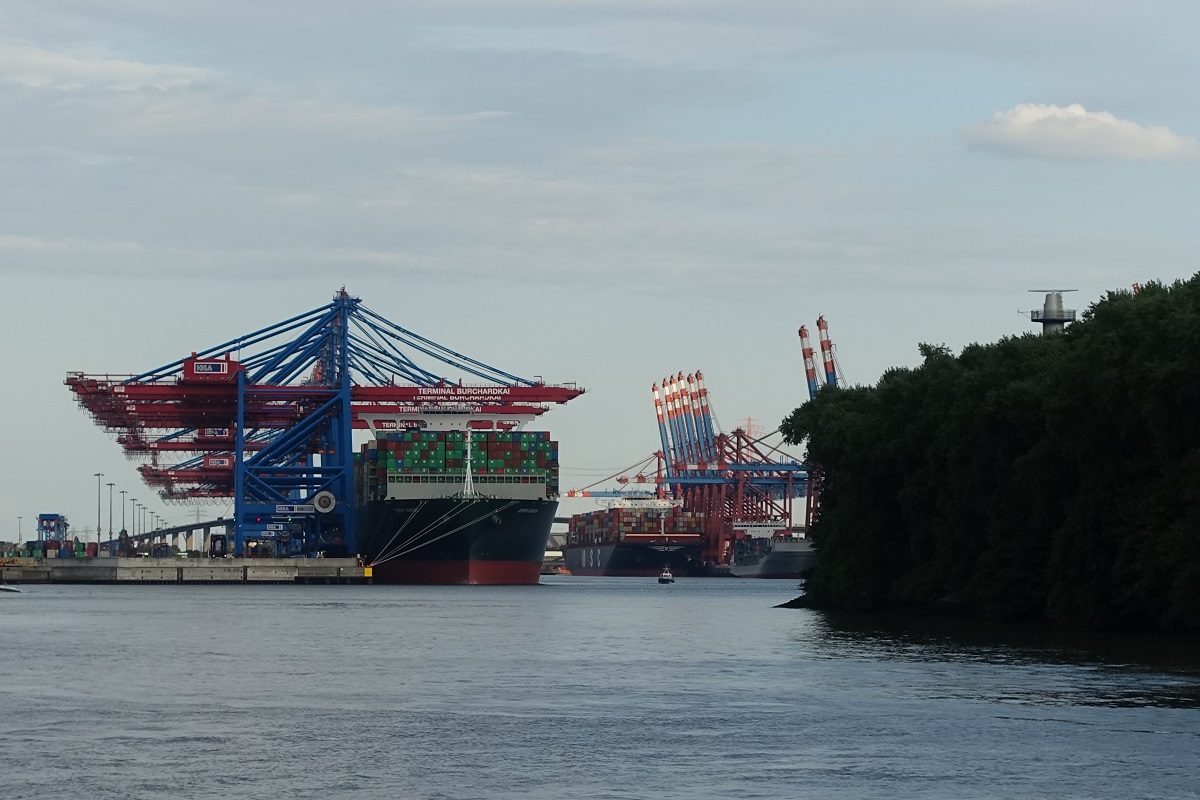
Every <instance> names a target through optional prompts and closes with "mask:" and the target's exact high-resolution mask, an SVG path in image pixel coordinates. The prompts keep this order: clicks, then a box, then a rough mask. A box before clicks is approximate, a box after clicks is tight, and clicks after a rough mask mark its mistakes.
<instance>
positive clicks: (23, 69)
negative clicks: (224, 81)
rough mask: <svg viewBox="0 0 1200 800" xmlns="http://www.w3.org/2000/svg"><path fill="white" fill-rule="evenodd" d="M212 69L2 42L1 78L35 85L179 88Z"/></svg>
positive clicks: (26, 84) (195, 80)
mask: <svg viewBox="0 0 1200 800" xmlns="http://www.w3.org/2000/svg"><path fill="white" fill-rule="evenodd" d="M212 74H213V73H212V71H211V70H207V69H202V68H199V67H185V66H179V65H176V64H146V63H143V62H140V61H130V60H127V59H123V58H116V57H113V56H112V55H111V54H109V53H106V52H103V51H95V50H91V51H82V52H77V53H60V52H55V51H53V50H47V49H45V48H41V47H34V46H32V45H28V44H18V43H13V42H0V81H3V82H5V83H15V84H18V85H21V86H28V87H33V88H54V89H78V88H82V87H87V86H104V87H107V88H109V89H120V90H129V89H137V88H154V89H163V90H166V89H178V88H180V87H184V86H190V85H193V84H196V83H199V82H202V81H204V80H206V79H208V78H209V77H210V76H211V75H212Z"/></svg>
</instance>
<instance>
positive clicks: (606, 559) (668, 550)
mask: <svg viewBox="0 0 1200 800" xmlns="http://www.w3.org/2000/svg"><path fill="white" fill-rule="evenodd" d="M699 556H700V548H699V546H696V545H654V544H640V543H639V544H634V543H629V542H610V543H607V544H587V545H567V546H565V547H563V558H564V559H565V560H566V562H567V569H568V570H570V572H571V574H572V575H590V576H608V577H629V578H632V577H637V578H653V577H657V576H659V575H661V574H662V571H663V568H664V567H666V568H667V569H670V570H671V573H672V574H673V575H675V576H676V577H685V576H688V575H695V574H697V570H699V564H700V562H699Z"/></svg>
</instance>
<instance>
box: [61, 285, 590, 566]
mask: <svg viewBox="0 0 1200 800" xmlns="http://www.w3.org/2000/svg"><path fill="white" fill-rule="evenodd" d="M410 353H411V354H412V355H410ZM416 358H422V359H423V360H427V361H428V362H431V365H429V366H421V365H420V364H419V363H418V362H417V360H415V359H416ZM445 367H450V368H452V369H453V370H454V371H455V372H457V373H459V374H461V375H462V376H463V377H461V378H457V379H455V378H450V377H444V376H442V375H440V374H439V373H438V372H435V371H434V370H439V371H440V370H442V369H444V368H445ZM464 379H465V380H482V381H483V382H484V383H482V384H477V383H473V384H467V383H464ZM65 383H66V385H67V386H68V387H69V388H70V390H71V391H72V392H73V393H74V395H75V397H76V400H77V401H78V403H79V405H80V406H81V407H82V408H84V409H85V410H86V411H87V412H88V413H89V414H91V416H92V418H93V419H94V420H95V422H96V424H97V425H99V426H101V427H103V428H105V429H106V430H109V431H115V432H116V433H117V442H118V443H119V444H120V445H121V447H122V449H123V450H124V451H125V453H126V455H127V456H129V457H131V458H142V459H147V460H148V462H149V463H147V464H145V465H143V466H141V467H140V468H139V472H140V473H141V475H142V478H143V480H144V481H145V482H146V483H147V485H149V486H151V487H153V488H156V489H157V490H158V492H159V495H160V496H161V497H162V498H163V499H164V500H165V501H168V502H203V501H211V500H222V501H228V500H229V499H232V500H233V507H234V510H233V513H234V537H235V541H234V552H235V553H236V554H238V555H244V554H246V553H247V548H248V547H249V546H255V545H256V546H261V545H264V544H265V545H270V546H271V548H272V549H273V550H274V552H275V553H277V554H280V555H284V554H288V555H311V554H316V553H326V554H328V555H341V554H353V553H355V552H357V549H356V544H357V536H356V530H355V506H356V493H355V486H354V443H353V441H352V435H353V434H352V432H353V430H355V429H360V430H369V431H371V432H372V433H373V434H374V433H377V432H381V431H389V430H402V429H409V428H427V429H431V430H466V429H471V430H479V429H482V430H488V429H500V430H507V429H513V428H519V427H521V426H522V425H525V424H527V423H528V422H530V421H532V420H534V419H536V418H537V417H538V416H539V415H541V414H542V413H544V412H545V411H547V410H549V405H548V404H555V403H565V402H567V401H569V400H572V399H574V398H575V397H578V396H579V395H581V394H582V393H583V390H582V389H580V388H577V387H576V386H575V385H574V384H571V383H567V384H562V385H548V384H546V383H545V382H544V381H542V380H541V379H540V378H535V379H527V378H521V377H518V376H516V375H512V374H510V373H507V372H503V371H501V370H498V369H496V368H494V367H490V366H487V365H486V364H484V363H482V362H480V361H477V360H475V359H472V358H469V357H468V356H465V355H462V354H460V353H457V352H455V351H453V350H450V349H448V348H446V347H443V346H442V345H439V344H437V343H435V342H433V341H431V340H429V339H427V338H425V337H423V336H420V335H418V334H416V333H413V332H412V331H409V330H407V329H405V328H402V327H400V326H399V325H396V324H395V323H393V322H390V321H388V320H387V319H385V318H384V317H382V316H380V315H379V314H377V313H375V312H374V311H371V310H370V309H368V308H367V307H366V306H364V305H363V304H362V301H361V300H360V299H359V298H356V297H351V296H350V295H349V294H347V292H346V290H345V289H342V290H340V291H338V292H337V293H335V295H334V297H333V300H332V301H331V302H330V303H328V304H326V305H323V306H320V307H318V308H315V309H313V310H311V311H307V312H305V313H303V314H298V315H296V316H293V317H291V318H289V319H286V320H284V321H282V322H279V323H276V324H275V325H271V326H268V327H266V328H262V329H261V330H258V331H255V332H253V333H250V334H247V335H245V336H239V337H237V338H236V339H232V340H230V341H228V342H225V343H223V344H219V345H217V346H215V347H210V348H208V349H206V350H202V351H198V352H193V353H191V355H189V356H187V357H185V358H181V359H179V360H178V361H173V362H171V363H170V364H167V365H165V366H162V367H159V368H157V369H153V370H149V371H147V372H142V373H139V374H136V375H128V376H113V375H89V374H84V373H80V372H72V373H68V374H67V378H66V381H65ZM176 454H190V455H191V457H190V458H187V459H185V460H183V461H181V462H178V463H174V464H168V465H164V464H162V463H160V458H161V457H164V456H176Z"/></svg>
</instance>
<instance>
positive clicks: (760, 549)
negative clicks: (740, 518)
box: [729, 536, 817, 579]
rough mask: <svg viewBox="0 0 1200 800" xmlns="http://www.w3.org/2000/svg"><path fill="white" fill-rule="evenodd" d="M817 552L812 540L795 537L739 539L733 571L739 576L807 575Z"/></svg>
mask: <svg viewBox="0 0 1200 800" xmlns="http://www.w3.org/2000/svg"><path fill="white" fill-rule="evenodd" d="M816 558H817V554H816V551H815V550H813V547H812V543H811V542H810V541H808V539H804V538H800V537H795V536H782V537H772V538H769V539H767V538H754V539H748V540H746V541H744V542H738V544H737V546H736V547H735V549H734V554H733V560H732V561H731V562H730V564H729V573H730V574H731V575H733V576H734V577H735V578H793V579H795V578H803V577H804V573H805V572H807V571H808V570H809V569H811V568H812V565H813V563H814V562H815V561H816Z"/></svg>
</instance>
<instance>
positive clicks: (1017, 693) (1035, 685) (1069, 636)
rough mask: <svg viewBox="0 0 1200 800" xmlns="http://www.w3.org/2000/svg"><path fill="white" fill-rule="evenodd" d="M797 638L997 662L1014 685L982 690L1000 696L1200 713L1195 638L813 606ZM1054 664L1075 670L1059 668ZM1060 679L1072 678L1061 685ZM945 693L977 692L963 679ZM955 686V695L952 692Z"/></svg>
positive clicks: (826, 645) (868, 653)
mask: <svg viewBox="0 0 1200 800" xmlns="http://www.w3.org/2000/svg"><path fill="white" fill-rule="evenodd" d="M810 613H813V614H814V617H815V620H816V622H815V625H814V626H813V627H812V629H811V630H808V631H806V632H805V634H804V636H803V641H804V645H805V647H806V648H808V647H811V646H812V645H813V644H814V643H815V644H817V647H815V648H814V651H815V654H816V657H818V658H827V659H839V660H840V659H863V660H880V661H888V662H894V663H905V662H907V663H913V664H923V665H926V667H928V668H929V669H936V667H935V665H938V664H941V665H957V666H958V667H959V668H960V673H959V674H960V677H964V676H969V675H972V674H974V673H972V672H971V671H970V670H969V669H967V670H966V671H965V672H962V671H961V670H962V669H964V668H966V667H969V666H970V665H983V666H1002V667H1005V668H1006V669H1005V671H1004V673H1003V674H1004V675H1007V676H1010V677H1012V678H1014V679H1016V680H1015V681H1012V682H1008V683H1007V685H1004V684H1000V683H997V684H996V685H995V686H994V687H993V688H992V690H991V691H990V692H988V693H987V695H986V696H987V697H989V699H991V700H994V701H997V702H1013V703H1039V704H1045V705H1083V706H1111V707H1115V708H1136V707H1145V706H1156V707H1162V708H1179V709H1200V642H1197V641H1194V640H1189V639H1184V638H1180V637H1159V636H1137V635H1129V634H1114V633H1097V632H1080V631H1062V630H1054V629H1050V628H1046V627H1041V626H1037V627H1035V626H1021V625H997V624H992V623H985V622H974V621H966V620H961V619H950V620H947V619H937V618H928V617H899V616H887V615H882V616H877V615H858V614H838V613H827V612H810ZM1055 667H1074V668H1075V669H1072V670H1070V671H1069V672H1064V671H1063V670H1061V669H1055ZM1063 675H1070V676H1072V679H1071V680H1069V681H1068V682H1067V684H1066V685H1063ZM944 688H947V689H948V690H949V691H948V694H947V696H952V695H957V696H968V695H973V696H978V693H979V691H980V689H981V688H982V687H981V685H980V684H979V682H977V681H969V680H959V681H954V682H950V683H949V684H948V685H947V686H946V687H944ZM956 689H957V691H956Z"/></svg>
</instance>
